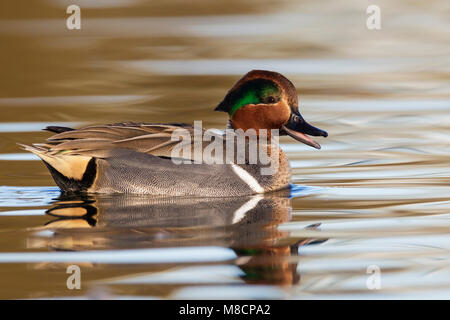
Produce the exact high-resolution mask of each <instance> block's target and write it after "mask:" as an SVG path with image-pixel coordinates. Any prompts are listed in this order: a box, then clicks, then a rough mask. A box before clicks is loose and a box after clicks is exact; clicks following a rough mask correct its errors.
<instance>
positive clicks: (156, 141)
mask: <svg viewBox="0 0 450 320" xmlns="http://www.w3.org/2000/svg"><path fill="white" fill-rule="evenodd" d="M216 110H218V111H224V112H226V113H228V114H229V116H230V121H229V123H230V126H231V128H233V129H235V130H238V129H241V130H244V131H246V132H248V131H247V130H249V129H253V131H252V132H253V133H254V135H255V136H256V137H260V138H261V137H262V136H264V133H266V134H267V136H269V135H271V134H272V135H274V134H275V133H271V131H270V130H277V132H279V133H280V135H289V136H291V137H293V138H294V139H296V140H297V141H300V142H302V143H305V144H307V145H310V146H312V147H315V148H318V149H319V148H320V145H319V144H318V143H317V142H315V141H314V140H312V139H311V138H310V137H309V136H308V135H311V136H323V137H326V136H327V135H328V134H327V133H326V132H325V131H323V130H321V129H318V128H315V127H313V126H311V125H310V124H308V123H307V122H306V121H305V120H304V119H303V118H302V116H301V115H300V113H299V111H298V98H297V92H296V89H295V87H294V85H293V84H292V83H291V82H290V81H289V80H288V79H287V78H285V77H284V76H282V75H281V74H279V73H276V72H271V71H263V70H254V71H251V72H249V73H247V74H246V75H245V76H244V77H243V78H242V79H240V80H239V81H238V82H237V83H236V84H235V85H234V86H233V87H232V88H231V90H230V91H229V92H228V93H227V95H226V96H225V98H224V99H223V101H222V102H221V103H220V104H219V105H218V107H217V108H216ZM46 130H48V131H51V132H53V133H56V134H55V135H53V136H52V137H50V138H49V139H48V140H47V142H46V143H39V144H34V145H33V146H24V148H25V149H26V150H28V151H30V152H33V153H35V154H36V155H38V156H39V157H41V158H42V160H43V161H44V162H45V164H46V165H47V167H48V168H49V170H50V172H51V174H52V176H53V178H54V180H55V182H56V183H57V184H58V186H59V187H60V188H61V189H62V190H63V191H68V192H73V191H88V192H97V193H139V194H158V195H166V196H169V195H170V196H186V195H191V196H202V197H222V196H223V197H227V196H244V195H251V194H261V193H267V192H271V191H274V190H280V189H283V188H287V187H288V186H289V181H290V170H289V162H288V160H287V157H286V155H285V154H284V153H283V151H281V150H280V149H279V148H278V145H277V144H276V143H275V145H274V144H272V143H271V141H270V140H269V141H267V138H264V139H259V140H258V142H259V143H261V141H263V144H264V143H265V146H264V147H262V145H260V144H259V143H258V147H259V151H258V154H259V155H261V154H263V158H264V160H262V159H261V158H260V157H258V159H254V155H255V154H257V153H256V152H247V151H245V150H248V146H247V147H245V150H243V151H244V152H241V153H240V154H239V155H237V154H234V156H232V157H231V158H229V157H228V151H229V150H228V145H229V144H230V143H229V142H230V140H231V139H233V140H232V141H233V143H234V141H235V139H236V136H233V135H232V136H231V138H230V137H229V136H228V135H223V134H212V133H211V132H209V133H208V134H205V131H203V130H202V129H200V130H197V131H196V129H195V128H194V127H192V126H190V125H185V124H148V123H117V124H111V125H103V126H90V127H86V128H81V129H77V130H74V129H72V128H65V127H47V128H46ZM267 130H269V132H267ZM180 131H183V132H186V133H187V134H188V135H187V137H188V138H189V139H188V138H187V137H186V136H185V135H184V134H183V135H182V141H183V142H182V144H183V145H184V148H183V149H184V150H193V152H191V151H188V152H186V153H185V152H184V151H183V152H182V153H176V156H174V153H173V152H174V150H175V149H176V150H178V148H179V147H180V141H179V139H178V138H180V137H179V135H180ZM198 135H200V141H198V140H199V139H196V138H195V137H196V136H197V137H198ZM205 135H207V136H208V139H207V140H208V141H206V142H205V141H202V140H205V139H202V137H203V136H205ZM191 137H194V139H191ZM173 138H176V139H173ZM212 141H214V144H211V143H210V142H212ZM197 142H200V143H197ZM203 142H205V143H203ZM246 143H248V141H246ZM255 144H256V142H255ZM186 145H188V147H187V146H186ZM208 148H209V149H208ZM263 150H264V151H263ZM208 151H209V152H208ZM241 151H242V149H241ZM235 153H236V152H235ZM181 159H182V160H183V161H182V162H183V163H179V162H180V161H179V160H181ZM237 159H239V160H240V161H236V160H237ZM175 160H178V161H175ZM175 162H176V163H175ZM224 163H225V164H224ZM267 166H269V167H271V170H270V173H264V172H265V171H264V170H263V171H262V169H263V168H266V167H267ZM266 169H267V168H266Z"/></svg>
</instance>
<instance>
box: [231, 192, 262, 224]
mask: <svg viewBox="0 0 450 320" xmlns="http://www.w3.org/2000/svg"><path fill="white" fill-rule="evenodd" d="M262 198H264V197H263V196H262V195H260V194H258V195H256V196H253V197H252V198H250V200H248V201H247V202H246V203H244V204H243V205H242V206H241V207H240V208H239V209H237V210H236V211H235V212H234V216H233V223H237V222H239V221H241V220H242V219H243V218H244V217H245V214H246V213H247V212H249V211H250V210H252V209H253V208H254V207H256V205H257V204H258V202H259V201H260V200H261V199H262Z"/></svg>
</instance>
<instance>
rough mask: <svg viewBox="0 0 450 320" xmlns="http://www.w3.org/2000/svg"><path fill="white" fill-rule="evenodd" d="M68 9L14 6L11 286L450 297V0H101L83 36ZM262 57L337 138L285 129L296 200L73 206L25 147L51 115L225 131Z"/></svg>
mask: <svg viewBox="0 0 450 320" xmlns="http://www.w3.org/2000/svg"><path fill="white" fill-rule="evenodd" d="M69 4H72V3H71V2H70V1H65V0H47V1H44V0H41V1H2V2H1V4H0V19H1V21H0V41H1V50H0V61H1V68H2V72H1V75H0V136H1V139H0V166H1V170H0V298H48V297H80V296H81V297H88V298H98V297H100V298H102V297H113V298H120V297H145V298H185V297H189V298H228V297H232V298H287V299H304V298H306V299H311V298H313V299H314V298H380V297H385V298H450V280H449V279H450V276H449V275H450V268H449V265H450V264H449V262H450V253H449V250H450V237H449V230H450V215H449V214H450V212H449V211H450V201H449V195H450V191H449V182H450V178H449V177H450V169H449V160H450V136H449V133H450V44H449V43H450V42H449V39H450V20H449V17H450V5H449V3H448V1H443V0H440V1H422V2H419V1H401V2H395V3H394V2H393V1H376V3H375V2H374V3H372V2H371V1H301V2H300V1H299V2H297V1H277V2H272V1H256V0H255V1H250V0H247V1H238V0H233V1H204V0H194V1H189V2H186V1H180V0H179V1H151V2H146V1H140V0H116V1H87V0H84V1H78V2H77V4H79V5H80V6H81V10H82V13H81V15H82V21H81V23H82V28H81V30H67V29H66V25H65V19H66V17H67V16H68V15H67V14H66V13H65V8H66V7H67V5H69ZM370 4H377V5H379V6H380V8H381V18H382V28H381V30H378V31H370V30H368V29H367V28H366V19H367V14H366V8H367V6H368V5H370ZM254 68H260V69H269V70H275V71H279V72H281V73H283V74H285V75H286V76H287V77H288V78H290V79H291V80H292V81H293V82H294V84H295V85H296V86H297V88H298V93H299V97H300V109H301V112H302V114H303V115H304V117H305V118H306V119H307V120H309V121H310V122H312V123H313V124H315V125H317V126H318V127H320V128H323V129H325V130H327V131H328V133H329V137H328V138H327V139H321V141H320V142H321V144H322V150H320V151H317V150H314V149H312V148H309V147H307V146H304V145H300V144H297V143H295V142H294V141H293V140H290V139H288V138H283V140H282V147H283V149H284V150H285V151H286V153H287V154H288V157H289V159H290V160H291V166H292V168H293V177H292V182H293V183H294V184H295V185H296V186H295V187H294V189H293V190H292V192H291V196H290V198H287V196H286V195H284V194H281V195H270V196H266V197H264V198H263V199H260V198H257V199H254V198H253V199H223V200H217V199H216V200H214V201H212V200H209V201H206V200H205V199H165V200H161V199H151V198H149V197H137V196H109V197H108V196H103V197H98V196H92V197H89V198H83V199H81V198H72V199H61V198H59V192H58V188H57V187H55V186H54V183H53V181H52V179H51V177H50V175H49V174H48V172H47V169H46V168H45V166H44V165H43V164H42V163H41V162H40V161H38V160H37V159H36V158H35V157H34V156H32V155H30V154H25V153H22V152H23V151H21V150H20V149H19V148H18V146H17V143H18V142H19V143H25V144H30V143H34V142H40V141H43V140H44V139H45V138H46V137H48V136H49V134H48V133H46V132H43V131H41V130H40V129H41V128H43V127H45V126H46V125H49V124H63V125H72V126H81V125H83V124H91V123H108V122H116V121H125V120H127V121H148V122H167V121H170V122H173V121H182V122H188V123H190V122H192V121H194V120H203V125H204V126H205V127H213V128H222V127H223V126H224V124H225V121H226V115H224V114H221V113H220V114H219V113H216V112H212V110H213V108H214V106H215V105H216V104H217V103H218V102H219V101H220V100H221V99H222V97H223V96H224V94H225V93H226V91H227V90H228V89H229V88H230V87H231V85H232V84H233V83H234V82H235V81H236V80H237V79H238V78H239V77H240V76H241V75H242V74H244V73H245V72H247V71H249V70H251V69H254ZM246 204H247V207H248V206H249V205H255V207H254V208H253V209H252V210H249V211H248V212H247V214H246V215H242V212H243V211H242V210H241V211H239V208H242V206H245V205H246ZM250 207H251V206H250ZM46 212H47V213H46ZM244 212H245V210H244ZM319 224H320V225H319ZM71 264H76V265H78V266H80V268H81V276H82V281H81V283H82V289H81V290H69V289H67V287H66V280H67V277H68V276H69V274H67V273H66V268H67V266H68V265H71ZM374 266H375V267H374ZM371 268H379V270H380V272H381V278H380V279H381V288H380V289H378V290H370V289H369V288H368V286H367V281H368V280H369V281H370V279H371V278H370V276H371V275H372V274H371V273H368V270H369V271H370V270H371Z"/></svg>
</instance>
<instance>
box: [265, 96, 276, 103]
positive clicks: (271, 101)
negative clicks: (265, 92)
mask: <svg viewBox="0 0 450 320" xmlns="http://www.w3.org/2000/svg"><path fill="white" fill-rule="evenodd" d="M266 101H267V103H274V102H275V98H274V97H272V96H269V97H267V99H266Z"/></svg>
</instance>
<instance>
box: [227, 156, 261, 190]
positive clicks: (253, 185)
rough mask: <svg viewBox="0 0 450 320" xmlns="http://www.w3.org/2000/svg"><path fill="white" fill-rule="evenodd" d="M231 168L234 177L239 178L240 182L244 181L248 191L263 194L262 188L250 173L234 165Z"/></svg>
mask: <svg viewBox="0 0 450 320" xmlns="http://www.w3.org/2000/svg"><path fill="white" fill-rule="evenodd" d="M231 168H233V171H234V173H236V175H237V176H238V177H239V178H241V180H242V181H244V182H245V183H246V184H247V185H248V186H249V187H250V189H252V190H253V191H254V192H256V193H264V189H263V187H261V185H260V184H259V183H258V181H256V179H255V178H253V176H252V175H251V174H250V173H248V172H247V171H245V170H244V169H242V168H241V167H240V166H238V165H236V164H234V163H232V164H231Z"/></svg>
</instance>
